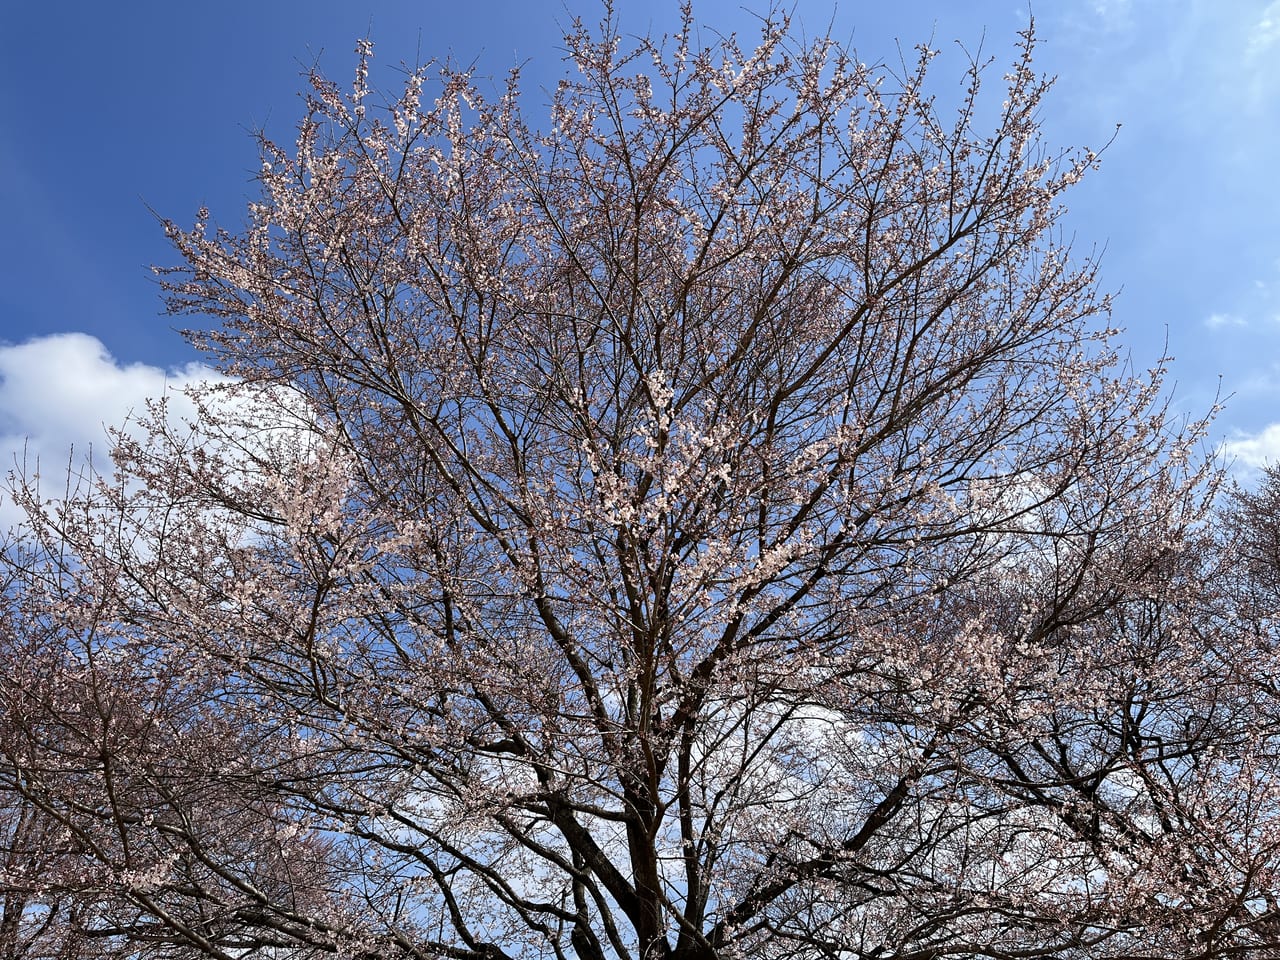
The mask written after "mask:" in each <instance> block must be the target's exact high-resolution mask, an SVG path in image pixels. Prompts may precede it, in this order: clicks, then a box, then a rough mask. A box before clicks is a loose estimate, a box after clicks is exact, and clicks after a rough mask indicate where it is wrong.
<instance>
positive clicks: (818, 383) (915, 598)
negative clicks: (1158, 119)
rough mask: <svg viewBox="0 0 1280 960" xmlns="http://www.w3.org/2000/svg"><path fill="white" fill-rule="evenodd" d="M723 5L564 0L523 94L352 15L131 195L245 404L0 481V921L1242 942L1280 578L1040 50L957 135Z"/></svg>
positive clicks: (976, 78) (886, 90)
mask: <svg viewBox="0 0 1280 960" xmlns="http://www.w3.org/2000/svg"><path fill="white" fill-rule="evenodd" d="M699 36H700V33H699V31H698V30H697V29H696V24H695V22H694V20H693V19H692V15H691V13H689V12H688V10H686V12H685V14H684V19H683V21H682V22H681V23H680V25H679V27H678V29H677V32H675V33H674V34H672V35H669V36H659V37H647V38H646V37H642V38H631V37H628V36H626V35H625V34H624V32H623V31H622V29H621V28H620V26H619V24H618V23H617V22H616V20H615V19H614V18H613V17H612V16H611V15H607V16H606V17H605V19H604V21H603V23H602V24H601V25H600V26H599V27H597V28H594V29H589V28H587V27H584V26H582V25H581V24H576V25H575V26H574V28H573V30H572V31H571V33H570V35H569V36H568V37H567V38H566V43H567V47H568V54H569V65H570V69H569V71H568V72H567V74H566V76H565V78H564V79H563V80H562V82H561V83H560V85H559V87H558V88H557V89H556V90H555V91H554V94H553V96H552V103H551V105H550V111H549V114H548V115H545V116H544V115H540V114H539V115H533V114H531V111H530V110H529V109H527V108H526V104H527V103H528V101H527V100H526V98H524V96H523V95H522V92H521V88H520V83H519V77H518V75H516V74H513V75H512V76H511V77H510V80H509V82H508V84H507V85H506V86H505V87H502V88H500V89H498V90H496V91H491V90H487V89H486V88H485V85H484V84H482V83H480V82H478V81H476V80H475V79H474V78H472V77H471V76H469V75H468V74H467V73H465V72H459V71H456V70H452V69H448V68H446V69H443V70H440V71H438V72H432V71H428V70H420V71H413V72H410V73H409V74H408V76H407V79H406V81H405V83H404V89H403V94H402V95H400V96H399V97H398V98H396V99H394V100H391V101H390V102H380V101H379V100H378V99H377V97H376V95H375V94H373V93H372V92H371V85H370V81H369V71H370V58H371V55H372V54H371V48H370V47H369V45H368V44H363V45H362V46H361V48H360V50H359V51H358V69H357V73H356V80H355V83H354V85H353V86H352V87H351V88H350V89H349V90H343V89H342V88H340V87H339V86H338V85H336V84H334V83H332V82H331V81H329V80H327V79H325V78H324V77H321V76H314V77H312V84H311V93H310V96H309V98H308V100H307V112H306V116H305V117H304V118H303V120H302V122H301V124H300V125H299V127H298V136H297V141H296V143H295V144H292V145H287V146H286V145H281V144H276V143H273V142H271V141H269V140H267V139H266V138H265V137H264V138H263V139H262V140H261V154H262V166H261V171H260V173H259V175H258V181H259V184H260V187H261V194H260V197H259V199H258V200H257V201H256V202H254V203H253V204H251V205H250V207H249V210H248V219H247V222H246V223H245V224H244V226H243V228H241V229H238V230H226V229H220V228H217V227H216V226H214V225H213V224H212V221H211V219H210V217H209V215H208V214H207V213H205V212H201V214H200V216H199V218H198V220H197V222H196V224H195V225H194V226H193V227H192V228H190V229H187V228H182V227H179V226H178V225H176V224H174V223H166V228H167V230H168V232H169V236H170V237H171V239H172V241H173V243H174V245H175V248H176V250H177V252H178V254H179V255H180V258H181V263H182V265H181V266H179V267H177V268H174V269H171V270H165V271H163V272H162V279H163V283H164V287H165V290H166V291H167V294H168V298H169V300H168V302H169V306H170V308H171V309H172V310H173V311H174V312H176V313H183V312H190V313H194V314H197V315H200V316H213V317H215V318H217V323H216V324H214V325H212V326H209V327H203V328H201V329H200V330H197V331H195V332H193V333H192V334H191V335H190V336H191V337H192V339H193V340H194V342H196V343H197V344H198V345H200V346H201V347H202V348H204V349H205V350H206V351H207V352H208V354H209V356H211V357H212V358H215V359H216V360H217V361H218V363H219V364H220V367H221V369H222V370H223V371H224V372H225V373H226V374H227V375H228V376H229V378H231V379H229V380H228V381H227V382H225V383H222V384H219V385H216V386H211V387H210V388H209V389H208V390H206V391H204V392H203V393H201V394H200V395H199V396H198V397H197V399H198V401H199V414H198V416H196V417H195V418H194V419H193V420H191V421H190V422H186V423H181V424H178V423H175V422H174V418H172V417H169V416H167V415H166V411H165V409H164V407H163V405H158V406H157V407H156V408H155V409H154V410H153V411H152V413H151V415H150V416H149V417H147V418H144V423H143V426H144V427H145V429H143V430H138V429H134V430H131V431H124V430H122V431H120V432H119V433H118V434H117V443H116V447H115V450H114V452H113V460H114V468H113V470H112V471H110V472H103V473H99V474H92V475H89V476H86V477H84V478H83V480H82V482H81V483H80V484H79V485H77V486H74V488H73V489H72V490H71V492H70V494H69V495H67V496H65V497H60V498H58V499H56V500H50V499H48V498H47V497H45V496H43V495H42V494H41V491H40V489H39V486H38V483H37V482H36V480H35V478H27V477H21V476H19V477H17V478H15V481H14V491H13V492H14V495H15V496H16V497H17V498H18V499H19V500H20V501H21V502H22V503H23V504H24V505H25V506H26V507H27V509H28V511H29V513H30V518H31V519H30V522H29V524H28V526H27V528H25V530H24V531H21V532H19V533H18V534H15V536H14V538H13V539H12V541H11V542H10V543H9V544H8V547H7V549H6V550H5V552H4V555H3V561H2V564H3V567H2V569H3V574H4V581H3V583H4V590H3V594H2V596H3V604H4V607H5V609H4V614H5V616H4V621H3V626H0V658H2V660H0V662H3V665H4V666H3V669H0V709H2V711H3V712H2V713H0V847H2V848H3V852H4V855H5V862H4V866H3V869H4V873H3V877H2V880H3V890H4V894H5V903H4V913H3V922H2V924H0V956H3V957H5V958H14V960H16V958H19V957H22V958H36V957H54V956H58V957H89V956H121V957H139V958H143V957H175V958H177V957H183V958H185V957H217V958H223V960H232V958H235V960H239V958H248V957H260V958H289V960H294V958H298V960H301V958H307V957H326V956H340V957H369V958H372V957H378V958H390V957H405V958H452V960H508V958H509V960H523V958H529V957H540V958H555V960H570V958H577V960H605V958H628V960H713V958H729V957H753V958H754V957H759V958H769V960H773V958H798V960H799V958H803V960H810V958H812V960H819V958H832V960H834V958H841V960H844V958H850V960H852V958H859V960H862V958H865V960H871V958H875V960H941V958H947V957H951V958H972V957H991V958H1005V960H1014V958H1031V957H1055V958H1084V957H1116V958H1120V957H1169V958H1172V957H1192V956H1196V957H1228V956H1229V957H1258V958H1261V957H1264V956H1271V955H1273V954H1272V953H1271V951H1273V950H1274V948H1275V944H1276V942H1277V935H1276V930H1277V925H1278V924H1280V912H1278V908H1277V905H1276V901H1275V900H1274V895H1275V893H1276V890H1277V874H1276V870H1277V865H1278V859H1277V858H1278V855H1280V851H1278V848H1277V840H1278V839H1280V835H1278V834H1277V831H1278V830H1280V818H1278V817H1277V812H1278V811H1277V803H1278V802H1280V780H1278V779H1277V776H1276V774H1277V771H1276V764H1277V758H1278V757H1280V751H1278V750H1277V747H1278V744H1277V741H1276V718H1277V700H1276V689H1275V685H1274V684H1275V680H1274V677H1275V676H1276V672H1275V663H1274V654H1273V644H1272V642H1271V632H1270V631H1271V627H1270V625H1269V622H1268V621H1266V619H1265V617H1263V616H1261V615H1260V614H1259V609H1260V605H1259V604H1253V605H1248V604H1245V603H1244V602H1243V601H1242V600H1241V598H1242V597H1243V596H1244V595H1245V593H1249V591H1246V590H1244V589H1243V588H1242V587H1241V586H1240V585H1241V584H1243V583H1244V582H1245V578H1246V577H1247V575H1248V571H1249V570H1254V571H1256V570H1258V569H1262V568H1263V567H1265V568H1266V569H1268V570H1270V571H1271V576H1273V577H1274V571H1275V567H1274V565H1273V564H1272V560H1271V559H1270V558H1269V556H1262V557H1260V558H1258V564H1255V565H1254V566H1253V567H1247V568H1246V567H1241V566H1238V565H1236V564H1234V562H1233V559H1232V558H1233V556H1234V555H1235V551H1236V550H1237V549H1238V547H1239V544H1240V543H1245V542H1248V543H1257V542H1261V541H1258V540H1256V538H1255V539H1250V538H1249V537H1227V536H1223V535H1221V531H1222V530H1223V529H1225V528H1224V527H1222V526H1221V525H1220V524H1219V522H1218V521H1217V520H1215V519H1214V517H1215V515H1214V514H1212V513H1211V512H1210V495H1211V494H1212V491H1213V489H1214V486H1215V484H1216V482H1217V475H1216V473H1215V472H1214V469H1213V466H1212V464H1211V462H1210V461H1209V460H1208V458H1206V457H1205V455H1204V454H1203V452H1202V450H1201V447H1200V438H1201V427H1202V424H1195V423H1193V424H1180V423H1178V422H1175V421H1174V420H1173V419H1172V418H1171V417H1170V416H1169V415H1168V412H1167V409H1166V406H1165V404H1166V402H1167V393H1166V391H1165V388H1164V386H1163V374H1164V370H1163V367H1161V368H1157V369H1155V370H1150V371H1135V370H1132V369H1130V368H1129V367H1128V366H1127V365H1126V364H1125V363H1124V362H1122V360H1121V359H1120V356H1119V354H1118V352H1117V347H1116V340H1115V338H1116V331H1114V330H1112V329H1111V328H1110V302H1109V300H1108V298H1107V297H1106V296H1104V295H1101V294H1100V293H1099V292H1098V287H1097V277H1096V264H1095V262H1094V260H1093V259H1092V258H1090V257H1088V256H1081V255H1079V254H1078V253H1077V252H1073V251H1072V250H1070V249H1069V248H1068V246H1067V245H1066V244H1065V243H1064V241H1063V239H1062V236H1061V231H1060V230H1059V228H1058V222H1059V217H1060V213H1061V209H1062V207H1061V198H1062V196H1063V194H1064V191H1067V190H1068V189H1069V188H1071V187H1072V186H1073V185H1074V184H1075V183H1077V182H1078V181H1079V180H1080V179H1081V177H1082V176H1084V175H1085V174H1086V173H1087V172H1088V171H1089V170H1090V168H1092V167H1093V166H1095V165H1096V161H1097V155H1096V154H1095V153H1094V152H1092V151H1088V150H1080V151H1070V150H1068V151H1059V150H1055V149H1053V148H1051V147H1049V146H1048V145H1046V144H1045V143H1043V142H1042V140H1041V138H1040V135H1039V123H1040V115H1041V111H1042V109H1043V107H1044V97H1045V95H1046V92H1047V91H1048V88H1049V82H1048V81H1047V80H1046V79H1044V78H1041V77H1039V76H1038V75H1037V74H1036V73H1035V72H1034V70H1033V68H1032V54H1033V50H1034V40H1033V36H1032V34H1031V33H1030V31H1028V33H1027V34H1026V35H1024V36H1023V37H1022V39H1021V43H1020V45H1019V47H1018V51H1017V55H1016V58H1015V59H1014V62H1013V63H1012V65H1011V66H1009V68H1008V70H1007V72H1006V73H1004V74H1003V76H1002V77H999V78H996V79H995V80H994V81H993V80H992V78H991V77H989V67H988V65H986V64H984V63H973V64H972V65H971V67H970V69H969V70H968V73H967V75H966V81H967V83H966V87H965V90H964V93H963V95H962V96H961V97H960V99H959V103H958V105H957V106H955V107H954V108H953V109H947V110H943V109H942V108H940V107H938V106H937V105H936V104H935V101H934V100H933V99H932V97H931V95H930V93H929V89H930V87H929V85H928V84H927V82H926V75H927V70H928V66H929V63H930V61H931V59H932V58H933V55H934V54H933V51H931V50H929V49H927V48H923V47H922V48H920V49H919V50H918V60H917V61H916V62H915V63H914V64H908V65H906V66H904V67H902V68H901V69H889V68H886V67H883V66H869V65H867V64H864V63H862V62H860V61H859V60H858V59H857V58H856V56H855V55H854V54H853V53H852V52H851V51H849V50H846V49H845V48H844V47H843V46H841V45H840V44H838V43H836V42H835V41H833V40H832V39H831V38H829V37H824V38H819V39H816V40H812V41H802V40H801V39H800V38H798V37H797V35H796V33H795V32H794V31H792V30H791V29H790V25H789V23H788V21H787V18H786V17H785V16H783V15H780V14H774V15H772V16H770V17H768V18H767V19H765V20H763V21H762V22H761V31H760V36H759V38H758V40H757V41H756V42H754V43H752V44H747V45H740V44H739V41H738V40H737V39H736V38H734V37H728V38H723V39H716V40H714V42H709V43H707V44H706V45H700V42H699V41H698V37H699ZM993 82H994V83H995V85H996V86H997V87H998V90H997V91H996V92H994V93H992V92H990V91H989V90H988V88H989V87H990V86H991V85H992V83H993ZM534 102H535V103H537V102H540V100H539V99H538V98H535V100H534ZM981 118H988V120H987V122H986V125H984V121H983V120H982V119H981ZM1242 502H1244V503H1248V502H1250V501H1247V500H1245V501H1242ZM1270 508H1271V505H1270V503H1269V502H1268V503H1267V505H1266V507H1265V509H1264V510H1263V511H1262V512H1263V513H1266V512H1267V511H1269V510H1270ZM1236 516H1237V517H1244V516H1245V513H1243V512H1238V513H1237V514H1236ZM1242 522H1244V523H1245V525H1246V526H1247V527H1248V529H1250V530H1253V529H1259V530H1261V529H1262V527H1260V526H1258V525H1257V524H1254V525H1253V526H1248V521H1247V519H1246V520H1245V521H1242ZM1272 546H1274V544H1272ZM1259 564H1260V565H1261V566H1259ZM1269 564H1270V565H1269ZM1250 582H1254V581H1250ZM1256 582H1262V581H1261V580H1258V581H1256ZM1249 595H1250V596H1253V595H1256V591H1254V592H1253V593H1250V594H1249ZM1246 608H1247V611H1246ZM1246 612H1247V613H1248V615H1247V616H1246V615H1245V613H1246ZM1246 621H1247V622H1246Z"/></svg>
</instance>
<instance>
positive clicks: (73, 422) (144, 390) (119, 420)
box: [0, 333, 222, 530]
mask: <svg viewBox="0 0 1280 960" xmlns="http://www.w3.org/2000/svg"><path fill="white" fill-rule="evenodd" d="M219 379H222V378H221V377H220V376H219V375H218V374H217V373H216V372H215V371H213V370H212V369H211V368H209V367H206V366H204V365H202V364H198V363H192V364H187V365H185V366H182V367H178V368H175V369H172V370H162V369H160V368H159V367H153V366H149V365H147V364H142V363H130V364H123V363H121V362H120V361H118V360H117V359H116V358H114V357H113V356H112V355H111V354H110V352H109V351H108V350H107V348H106V347H105V346H104V345H103V344H102V342H101V341H99V340H98V339H96V338H95V337H91V336H89V335H88V334H84V333H60V334H54V335H51V336H47V337H40V338H37V339H34V340H29V341H27V342H25V343H19V344H0V476H3V474H4V473H5V472H7V471H8V470H10V469H14V468H23V467H24V464H25V469H27V470H34V469H35V467H36V465H37V463H39V465H40V466H41V469H42V471H43V473H44V475H45V476H46V477H48V478H50V479H51V480H52V479H53V478H55V477H57V476H58V475H60V474H61V473H62V472H63V471H65V470H66V469H67V467H68V465H69V464H70V463H71V461H72V457H73V456H74V458H75V460H76V461H77V462H82V461H83V458H84V457H85V456H87V455H88V453H89V451H90V450H91V449H92V450H93V451H95V459H98V458H100V457H101V456H102V452H104V451H105V450H106V449H107V447H108V445H109V441H108V437H107V433H106V427H108V426H112V425H120V424H123V423H125V422H126V421H127V420H128V419H129V418H130V417H131V416H132V415H134V414H143V413H145V412H146V402H147V400H148V399H154V398H158V397H161V396H166V395H168V396H172V397H176V398H178V399H177V400H176V401H175V409H174V411H173V412H175V413H178V414H183V413H188V412H189V411H190V410H191V407H190V404H189V403H188V402H186V400H185V398H183V397H181V391H182V390H183V389H184V388H186V387H189V386H192V385H195V384H197V383H204V382H209V381H211V380H219ZM3 501H4V502H0V530H2V529H4V528H7V527H9V526H10V525H11V524H12V523H14V522H15V521H17V520H19V519H21V518H20V515H19V514H18V512H17V510H16V508H15V507H14V506H13V505H12V504H10V503H9V502H8V498H7V497H4V498H3Z"/></svg>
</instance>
